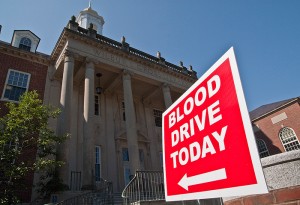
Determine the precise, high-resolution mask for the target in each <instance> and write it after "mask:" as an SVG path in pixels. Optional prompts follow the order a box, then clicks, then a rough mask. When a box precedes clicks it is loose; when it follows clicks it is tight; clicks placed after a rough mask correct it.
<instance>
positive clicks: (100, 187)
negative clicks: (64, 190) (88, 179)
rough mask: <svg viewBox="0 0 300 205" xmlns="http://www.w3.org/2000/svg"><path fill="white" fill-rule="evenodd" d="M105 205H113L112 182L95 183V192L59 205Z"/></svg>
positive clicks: (100, 181)
mask: <svg viewBox="0 0 300 205" xmlns="http://www.w3.org/2000/svg"><path fill="white" fill-rule="evenodd" d="M94 204H97V205H98V204H99V205H102V204H103V205H104V204H113V186H112V183H111V182H108V181H106V180H104V179H100V180H99V181H97V182H95V184H94V190H92V191H90V192H87V193H84V194H82V195H79V196H75V197H72V198H69V199H66V200H64V201H62V202H59V203H58V204H57V205H94Z"/></svg>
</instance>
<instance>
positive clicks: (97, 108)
mask: <svg viewBox="0 0 300 205" xmlns="http://www.w3.org/2000/svg"><path fill="white" fill-rule="evenodd" d="M99 105H100V97H99V95H95V115H99V114H100V109H99V107H100V106H99Z"/></svg>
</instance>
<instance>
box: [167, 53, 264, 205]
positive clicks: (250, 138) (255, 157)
mask: <svg viewBox="0 0 300 205" xmlns="http://www.w3.org/2000/svg"><path fill="white" fill-rule="evenodd" d="M227 59H229V61H230V67H231V71H232V75H233V81H234V85H235V89H236V94H237V99H238V103H239V106H240V112H241V115H242V121H243V124H244V128H245V134H246V139H247V143H248V147H249V151H250V156H251V160H252V163H253V168H254V173H255V176H256V180H257V184H253V185H247V186H238V187H232V188H225V189H217V190H210V191H202V192H195V193H189V194H179V195H173V196H168V195H167V193H168V187H167V183H166V170H165V164H166V163H165V158H166V157H165V152H164V150H163V163H164V166H163V169H164V187H165V199H166V201H182V200H196V199H208V198H219V197H231V196H245V195H252V194H263V193H268V188H267V185H266V181H265V178H264V174H263V171H262V166H261V161H260V157H259V154H258V151H257V146H256V141H255V137H254V134H253V130H252V125H251V121H250V117H249V113H248V109H247V106H246V100H245V97H244V92H243V88H242V83H241V80H240V75H239V71H238V67H237V63H236V58H235V55H234V49H233V47H231V48H230V49H229V50H228V51H227V52H226V53H225V54H224V55H223V56H222V57H221V58H220V59H219V60H218V61H217V62H216V63H215V64H214V65H213V66H212V67H211V68H210V69H208V71H207V72H205V73H204V74H203V75H202V76H201V77H200V78H199V79H198V80H197V81H196V82H195V83H194V84H193V85H192V86H191V87H190V88H189V89H188V90H187V91H186V92H185V93H184V94H183V95H182V96H181V97H180V98H179V99H178V100H176V101H175V102H174V103H173V104H172V105H171V106H170V107H169V108H168V109H167V110H166V111H165V112H164V113H163V119H162V125H163V126H164V117H165V115H166V114H167V113H169V111H170V110H172V109H173V108H174V107H175V106H177V104H179V103H180V102H181V101H182V100H183V99H184V98H185V97H186V96H187V95H188V94H189V93H190V92H191V91H192V90H194V89H195V88H196V87H197V86H198V85H199V84H200V83H202V82H203V81H204V79H206V78H207V77H208V76H209V75H210V74H211V73H212V72H214V71H215V70H216V69H217V68H218V67H219V66H220V65H221V64H222V63H223V62H224V61H225V60H227ZM162 138H163V140H162V146H163V149H164V148H165V143H164V139H165V138H164V132H163V133H162Z"/></svg>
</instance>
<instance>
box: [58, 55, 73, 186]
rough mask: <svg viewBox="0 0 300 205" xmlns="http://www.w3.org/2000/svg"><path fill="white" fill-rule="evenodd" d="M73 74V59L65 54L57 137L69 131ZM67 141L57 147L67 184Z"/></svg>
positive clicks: (61, 174)
mask: <svg viewBox="0 0 300 205" xmlns="http://www.w3.org/2000/svg"><path fill="white" fill-rule="evenodd" d="M73 72H74V58H73V56H72V54H71V53H70V52H68V51H67V52H66V53H65V58H64V71H63V78H62V84H61V93H60V106H61V114H60V117H59V121H58V127H57V128H58V130H57V132H58V133H57V134H58V135H59V136H62V135H65V134H66V133H70V131H71V129H70V127H71V110H72V96H73ZM68 144H69V140H68V139H67V140H66V141H65V142H64V143H62V144H61V145H59V146H58V160H62V161H64V163H65V164H64V165H63V166H62V167H61V168H60V169H59V173H60V176H61V178H62V180H63V183H65V184H69V181H70V180H69V173H70V170H69V146H68Z"/></svg>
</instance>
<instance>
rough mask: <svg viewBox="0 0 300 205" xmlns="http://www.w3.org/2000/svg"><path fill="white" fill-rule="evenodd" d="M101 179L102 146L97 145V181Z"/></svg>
mask: <svg viewBox="0 0 300 205" xmlns="http://www.w3.org/2000/svg"><path fill="white" fill-rule="evenodd" d="M100 179H101V147H100V146H96V147H95V181H100Z"/></svg>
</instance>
